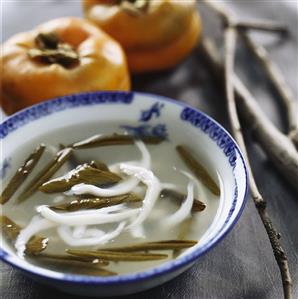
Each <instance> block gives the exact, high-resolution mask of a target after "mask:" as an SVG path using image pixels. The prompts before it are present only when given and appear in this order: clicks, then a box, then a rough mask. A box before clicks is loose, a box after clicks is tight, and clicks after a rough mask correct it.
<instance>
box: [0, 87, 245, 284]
mask: <svg viewBox="0 0 298 299" xmlns="http://www.w3.org/2000/svg"><path fill="white" fill-rule="evenodd" d="M109 95H110V96H113V95H114V96H116V97H117V96H118V97H121V96H125V97H127V98H128V99H130V98H131V99H132V98H133V97H134V96H138V95H140V96H145V97H149V98H153V99H154V98H155V99H158V100H161V101H163V102H168V103H170V104H173V105H176V106H177V105H178V106H181V107H184V108H190V109H191V110H193V111H195V112H197V113H199V114H201V115H203V116H204V117H206V118H207V119H208V121H211V123H213V124H214V125H215V126H216V127H217V128H219V129H220V130H221V131H223V132H224V133H225V134H226V135H227V136H228V137H229V139H230V140H231V141H232V143H233V146H234V148H235V150H236V151H237V153H238V154H239V157H240V159H241V162H242V165H243V170H244V173H245V178H244V183H245V190H244V193H243V197H242V198H239V195H237V196H236V198H237V201H238V200H239V201H240V202H241V206H240V208H239V211H238V213H237V215H236V216H235V219H234V220H233V221H232V222H231V223H227V224H226V227H224V226H221V228H220V230H219V232H218V234H217V235H216V236H214V237H213V239H211V240H209V242H208V243H206V244H205V245H204V246H202V247H199V248H197V249H195V250H193V251H192V252H190V253H187V254H185V255H183V256H182V257H181V258H179V259H177V260H174V261H167V262H165V263H163V264H160V265H158V266H157V267H154V268H150V269H148V270H145V271H141V272H135V273H131V274H121V275H117V276H108V277H101V276H89V275H79V274H66V273H63V272H57V271H53V270H48V269H46V268H42V267H40V266H35V267H34V269H27V268H26V267H25V265H22V264H21V265H19V264H18V263H17V261H18V259H17V258H16V259H15V258H13V259H12V260H11V259H10V258H9V257H10V256H11V255H10V254H9V253H8V252H6V251H5V250H3V248H2V246H1V244H0V260H2V261H4V262H5V263H7V264H10V265H12V266H14V267H15V268H17V269H19V270H21V271H24V272H26V273H28V274H29V275H33V276H39V277H42V278H46V279H50V280H52V281H56V282H59V283H77V284H84V285H94V284H95V285H114V284H122V283H134V282H139V281H143V280H148V279H153V278H156V277H158V276H162V275H166V274H169V273H171V272H174V271H176V270H179V269H180V268H183V267H187V265H189V264H191V263H193V262H195V261H196V260H197V259H198V258H199V257H200V256H203V255H204V254H206V253H207V252H209V250H211V249H212V248H214V247H215V246H216V245H217V244H218V243H219V242H220V241H221V240H222V239H223V238H224V237H225V236H226V235H227V234H228V233H229V232H230V231H231V229H232V228H233V227H234V226H235V224H236V223H237V222H238V220H239V218H240V216H241V214H242V212H243V210H244V207H245V205H246V202H247V198H248V171H247V166H246V162H245V159H244V157H243V154H242V152H241V150H240V148H239V146H238V144H237V143H236V141H235V140H234V138H233V137H232V136H231V134H230V133H229V132H228V131H227V130H226V129H225V128H224V127H223V126H222V125H220V124H219V123H218V122H217V121H216V120H214V119H213V118H212V117H210V116H209V115H207V114H206V113H204V112H202V111H201V110H199V109H197V108H195V107H192V106H191V105H189V104H187V103H185V102H181V101H177V100H174V99H171V98H169V97H165V96H162V95H157V94H152V93H146V92H135V91H131V92H122V91H121V92H119V91H107V92H106V91H104V92H83V93H77V94H73V95H67V96H62V97H57V98H54V99H50V100H47V101H43V102H40V103H37V104H35V105H32V106H30V107H27V108H25V109H23V110H21V111H18V112H17V113H14V114H12V115H11V116H9V117H8V118H6V119H5V120H4V121H2V122H1V124H0V139H1V142H2V140H3V139H4V138H5V137H6V136H7V135H8V134H9V133H10V132H8V133H7V134H6V135H3V134H2V130H3V128H4V127H7V126H8V125H9V124H11V123H12V124H13V123H14V121H16V122H17V121H18V117H19V116H20V115H22V114H26V115H29V114H30V112H32V111H33V110H38V108H42V106H44V105H50V106H51V107H53V108H54V109H53V110H51V112H50V113H49V114H54V113H56V112H59V111H61V110H67V109H71V108H75V107H84V106H85V105H89V103H81V104H80V105H77V106H66V107H64V106H63V105H62V106H61V103H62V104H63V102H66V101H69V99H70V98H80V97H84V96H85V97H89V96H109ZM93 104H95V105H96V104H99V105H100V103H93ZM111 104H112V103H111ZM46 115H48V114H45V115H40V114H37V115H35V116H33V117H32V116H31V118H29V119H28V121H27V122H21V123H18V124H17V126H15V127H14V126H12V127H11V131H14V130H17V129H19V128H21V127H22V126H24V125H26V124H27V123H28V122H31V121H34V120H36V119H40V118H42V117H44V116H46ZM231 216H232V215H229V216H228V217H229V218H230V217H231ZM229 218H228V219H229ZM223 228H224V229H223ZM43 271H45V272H46V273H43ZM54 274H55V275H54ZM57 274H59V275H58V276H57Z"/></svg>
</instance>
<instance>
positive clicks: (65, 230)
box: [57, 221, 126, 247]
mask: <svg viewBox="0 0 298 299" xmlns="http://www.w3.org/2000/svg"><path fill="white" fill-rule="evenodd" d="M125 223H126V222H125V221H123V222H121V223H120V224H119V225H118V226H117V228H116V229H115V230H113V231H111V232H107V233H104V234H103V235H102V236H95V237H91V238H81V239H76V238H74V237H73V236H72V232H71V228H70V227H69V226H64V225H63V226H60V227H58V230H57V231H58V234H59V236H60V238H61V239H62V240H63V241H64V242H65V243H66V244H68V245H70V246H74V247H79V246H94V245H102V244H105V243H107V242H108V241H110V240H112V239H114V238H116V237H118V236H119V235H120V234H121V232H122V231H123V229H124V226H125Z"/></svg>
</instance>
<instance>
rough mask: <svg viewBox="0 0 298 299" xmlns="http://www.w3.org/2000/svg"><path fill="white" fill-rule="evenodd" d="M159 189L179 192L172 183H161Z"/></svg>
mask: <svg viewBox="0 0 298 299" xmlns="http://www.w3.org/2000/svg"><path fill="white" fill-rule="evenodd" d="M161 188H162V189H172V190H175V191H179V188H178V187H177V185H175V184H173V183H161Z"/></svg>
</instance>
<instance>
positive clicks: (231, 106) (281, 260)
mask: <svg viewBox="0 0 298 299" xmlns="http://www.w3.org/2000/svg"><path fill="white" fill-rule="evenodd" d="M206 2H207V4H209V6H211V8H213V9H214V10H215V11H216V12H217V13H218V14H220V16H221V17H222V18H223V19H224V22H225V24H227V26H226V28H225V32H224V35H225V59H224V61H225V62H224V69H223V68H222V67H221V66H220V65H219V66H216V64H217V63H218V59H215V60H214V61H213V66H212V69H213V71H214V70H215V69H216V68H217V69H218V70H219V69H221V70H222V69H223V70H224V73H225V76H224V79H225V90H226V97H227V104H228V114H229V118H230V123H231V128H232V133H233V135H234V137H235V139H236V140H237V142H238V144H239V146H240V148H241V149H242V151H243V153H244V155H245V156H246V158H247V151H246V146H245V142H244V138H243V135H242V132H241V126H240V122H239V118H238V114H237V110H236V100H235V93H234V88H237V91H238V98H242V99H243V98H244V97H247V93H246V91H247V90H246V89H244V85H243V84H242V83H241V81H240V80H239V79H235V77H236V76H235V74H234V59H235V45H236V39H237V30H236V26H235V19H234V17H233V15H232V14H230V13H229V11H228V10H225V9H224V7H218V5H217V4H215V3H214V2H210V1H209V0H207V1H206ZM205 49H206V48H205ZM205 56H208V52H205ZM214 57H215V55H209V62H210V61H211V62H212V59H213V58H214ZM236 78H237V77H236ZM244 91H245V92H244ZM246 100H247V99H246ZM250 100H251V98H250ZM244 102H245V101H244ZM245 103H246V104H247V101H246V102H245ZM249 103H250V102H249ZM285 138H286V137H285ZM247 161H248V159H247ZM248 169H249V174H250V190H251V194H252V197H253V200H254V203H255V206H256V208H257V210H258V212H259V215H260V217H261V220H262V222H263V225H264V227H265V229H266V232H267V234H268V237H269V240H270V243H271V246H272V249H273V252H274V256H275V259H276V261H277V264H278V266H279V269H280V273H281V277H282V282H283V290H284V298H287V299H290V298H292V279H291V275H290V272H289V267H288V261H287V256H286V254H285V251H284V249H283V248H282V246H281V244H280V240H279V238H280V235H279V234H278V233H277V231H276V229H275V228H274V227H273V224H272V221H271V219H270V218H269V216H268V214H267V211H266V201H265V200H264V198H263V197H262V196H261V194H260V192H259V190H258V187H257V185H256V182H255V179H254V176H253V173H252V169H251V166H250V164H249V162H248Z"/></svg>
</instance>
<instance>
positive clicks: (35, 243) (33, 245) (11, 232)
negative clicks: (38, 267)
mask: <svg viewBox="0 0 298 299" xmlns="http://www.w3.org/2000/svg"><path fill="white" fill-rule="evenodd" d="M0 222H1V229H2V231H3V234H4V235H5V236H6V237H7V239H9V240H10V241H11V242H14V241H15V240H16V239H17V237H18V235H19V233H20V231H21V229H22V228H21V226H19V225H18V224H16V223H15V222H14V221H12V220H11V219H9V218H8V217H7V216H0ZM47 245H48V238H43V237H38V236H33V237H32V238H31V239H30V240H29V242H28V243H27V244H26V253H28V254H31V255H37V254H39V253H40V252H41V251H43V250H45V249H46V247H47Z"/></svg>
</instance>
